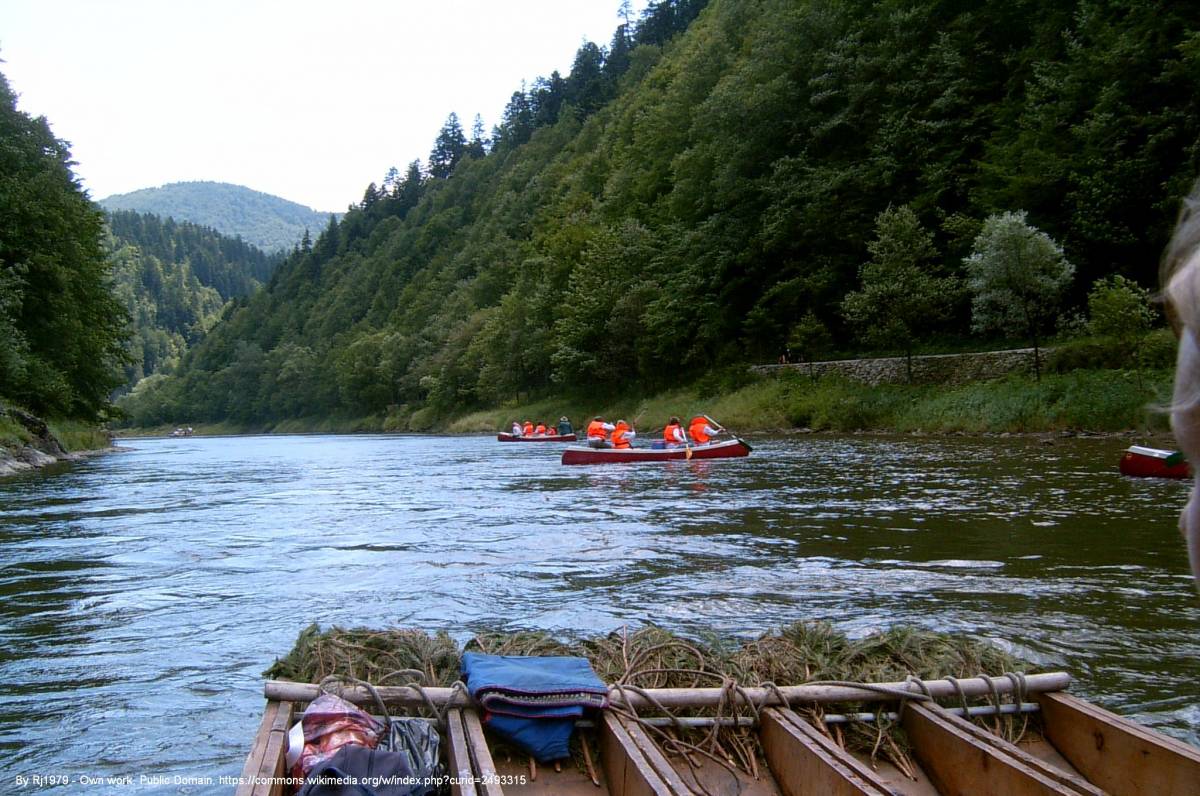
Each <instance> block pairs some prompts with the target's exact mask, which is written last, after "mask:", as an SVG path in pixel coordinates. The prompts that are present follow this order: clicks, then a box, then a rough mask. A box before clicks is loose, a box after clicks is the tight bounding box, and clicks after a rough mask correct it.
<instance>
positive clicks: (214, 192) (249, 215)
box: [98, 182, 330, 252]
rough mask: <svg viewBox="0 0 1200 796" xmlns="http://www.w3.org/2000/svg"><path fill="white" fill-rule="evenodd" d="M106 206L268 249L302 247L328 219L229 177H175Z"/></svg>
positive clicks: (112, 198) (108, 199) (105, 202)
mask: <svg viewBox="0 0 1200 796" xmlns="http://www.w3.org/2000/svg"><path fill="white" fill-rule="evenodd" d="M98 203H99V204H100V206H101V207H103V208H105V209H106V210H110V211H111V210H135V211H137V212H139V213H152V214H154V215H157V216H161V217H162V218H173V219H175V220H176V221H190V222H191V223H193V224H198V225H200V226H204V227H212V228H213V229H215V230H217V231H218V232H220V233H222V234H223V235H229V236H231V237H233V236H241V238H242V239H243V240H244V241H246V242H247V243H250V244H252V245H254V246H256V247H258V248H259V249H262V250H263V251H264V252H276V251H286V250H290V249H292V248H293V247H295V246H297V245H298V244H299V243H300V241H301V239H302V238H303V237H304V231H305V230H306V229H307V230H308V231H309V234H310V236H312V237H314V238H315V237H316V236H317V234H318V233H319V232H320V231H321V230H323V229H324V228H325V227H326V226H328V224H329V216H330V214H329V213H321V212H318V211H316V210H313V209H311V208H308V207H305V206H304V205H301V204H297V203H295V202H289V201H288V200H286V199H281V198H279V197H278V196H272V195H271V194H266V193H261V192H259V191H253V190H251V189H249V188H244V187H242V186H240V185H231V184H229V183H224V182H176V183H171V184H169V185H163V186H161V187H158V188H143V189H142V190H140V191H133V192H131V193H124V194H114V195H113V196H108V197H105V198H104V199H100V200H99V202H98Z"/></svg>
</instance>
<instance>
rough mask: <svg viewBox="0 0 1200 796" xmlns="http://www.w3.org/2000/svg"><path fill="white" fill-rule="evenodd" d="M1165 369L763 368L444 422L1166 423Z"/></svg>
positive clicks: (925, 427) (878, 427) (929, 427)
mask: <svg viewBox="0 0 1200 796" xmlns="http://www.w3.org/2000/svg"><path fill="white" fill-rule="evenodd" d="M1170 387H1171V373H1170V371H1167V370H1161V371H1149V372H1143V373H1142V374H1141V378H1140V379H1139V378H1138V376H1137V375H1136V374H1134V373H1132V372H1126V371H1114V370H1079V371H1073V372H1070V373H1065V374H1049V375H1046V376H1043V377H1042V379H1041V381H1040V382H1038V381H1035V380H1034V379H1033V378H1032V377H1026V376H1012V377H1009V378H1005V379H1000V380H996V381H987V382H977V383H974V384H969V385H964V386H961V387H945V386H938V385H933V386H929V385H926V386H908V385H881V386H878V387H871V386H868V385H864V384H858V383H855V382H851V381H847V380H845V379H839V378H822V379H818V380H815V381H814V380H812V379H810V378H808V377H807V376H805V375H803V374H802V373H799V372H790V373H787V374H784V375H781V376H778V377H767V378H762V379H758V380H756V381H753V382H752V383H750V384H746V385H743V386H741V387H739V388H737V389H734V390H732V391H729V392H726V393H723V394H717V395H706V394H704V393H703V391H701V390H678V391H674V392H670V393H664V394H661V395H658V396H655V397H654V398H651V399H648V400H643V401H639V402H634V401H629V402H625V403H619V402H618V403H614V404H612V405H609V406H595V405H590V406H583V405H578V404H576V405H571V404H568V403H565V402H561V401H560V402H555V401H540V402H537V403H533V404H526V405H520V406H509V407H504V408H500V409H490V410H486V411H481V412H475V413H472V414H469V415H466V416H464V417H460V418H458V419H456V420H453V421H452V422H450V423H448V424H447V426H446V430H448V431H452V432H482V431H495V430H498V429H505V428H508V426H509V425H510V424H511V423H512V421H513V420H514V419H521V420H524V419H525V418H529V419H534V420H536V419H545V420H547V421H552V420H556V419H557V418H558V417H559V416H560V415H562V414H567V415H568V416H569V417H570V418H571V419H572V420H574V421H575V422H576V424H577V425H578V424H579V423H580V422H582V420H583V418H590V417H591V416H592V415H595V414H601V415H603V416H604V417H606V418H610V419H616V418H618V417H624V418H625V419H627V420H630V421H636V422H635V426H636V427H638V428H641V429H655V428H661V427H662V426H663V425H664V424H665V423H666V421H667V419H668V418H669V417H670V416H671V415H678V416H680V417H682V418H685V419H686V417H688V416H690V415H693V414H699V413H703V414H708V415H711V416H712V417H714V418H716V419H717V420H718V421H720V422H721V423H723V424H724V425H725V426H726V427H728V428H729V429H731V430H734V431H736V432H751V431H778V430H786V429H799V428H807V429H812V430H814V431H880V432H889V431H890V432H914V431H923V432H928V433H952V432H966V433H1003V432H1011V433H1027V432H1046V431H1066V430H1073V431H1092V432H1116V431H1131V430H1133V431H1147V432H1160V431H1166V430H1168V422H1167V416H1166V414H1165V413H1164V412H1163V411H1162V410H1161V407H1162V406H1163V405H1164V404H1165V403H1166V402H1167V400H1168V398H1169V396H1170Z"/></svg>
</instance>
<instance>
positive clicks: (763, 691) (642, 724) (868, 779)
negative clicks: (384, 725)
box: [236, 672, 1200, 796]
mask: <svg viewBox="0 0 1200 796" xmlns="http://www.w3.org/2000/svg"><path fill="white" fill-rule="evenodd" d="M1016 679H1017V678H1015V677H1014V678H1013V680H1016ZM1069 681H1070V677H1069V676H1068V675H1066V674H1065V673H1062V672H1053V673H1046V674H1034V675H1026V676H1025V681H1024V688H1023V691H1024V693H1023V694H1022V695H1020V696H1022V697H1023V699H1022V701H1021V702H1019V703H1015V702H1014V701H1013V696H1014V695H1013V686H1014V684H1015V683H1013V682H1011V681H1010V680H1009V679H1008V678H990V679H989V678H982V677H977V678H969V679H962V680H958V681H957V682H956V683H951V682H948V681H947V680H929V681H925V683H924V685H925V686H926V687H927V688H928V689H929V691H930V692H931V694H932V696H933V698H934V701H925V702H920V701H915V700H910V701H908V702H907V704H906V705H905V706H904V707H903V710H900V711H899V715H898V716H897V715H896V714H895V713H894V712H889V713H888V719H889V720H890V721H898V722H899V723H900V724H901V726H902V728H903V730H904V732H905V735H906V737H907V739H908V741H909V744H910V746H911V750H912V758H913V760H912V763H913V765H912V770H910V771H909V772H908V773H907V774H904V773H901V771H900V770H899V769H897V768H896V767H894V766H892V765H891V764H890V763H887V762H884V761H882V760H876V761H874V762H872V761H870V760H868V759H867V758H866V757H865V756H864V755H861V754H857V753H851V752H848V751H847V750H846V749H845V748H844V747H843V746H842V745H840V744H839V743H838V740H837V739H839V738H841V737H842V731H841V729H840V727H839V726H838V725H841V726H844V725H845V722H847V721H862V720H869V721H874V720H875V718H876V715H877V712H878V711H884V712H887V711H896V709H897V708H898V707H899V706H898V705H897V704H896V700H897V696H896V692H898V691H901V690H906V688H907V686H909V685H910V684H906V683H883V684H874V685H872V686H870V689H871V690H867V689H866V688H864V687H853V686H848V685H843V684H812V685H802V686H788V687H782V688H777V689H774V688H773V689H767V688H748V689H745V690H744V691H741V692H737V693H738V696H736V697H735V698H736V699H737V701H738V702H739V703H741V704H742V705H743V707H744V706H745V705H746V700H747V699H749V700H752V701H753V702H754V703H755V704H757V705H760V706H761V710H759V711H758V713H757V715H756V716H754V715H748V713H752V711H747V710H745V709H744V710H743V713H742V719H740V720H736V719H732V718H730V719H728V720H729V721H740V724H742V725H744V726H748V727H750V728H751V729H750V731H751V732H753V733H755V734H756V735H757V740H758V743H759V744H760V745H761V749H762V759H764V760H765V765H757V764H755V767H756V768H757V777H756V776H754V775H753V774H751V773H747V772H746V771H744V770H742V769H741V768H737V769H726V768H725V767H723V766H720V765H718V764H716V763H714V762H712V761H709V760H706V759H705V758H702V757H699V756H695V755H693V756H692V757H693V759H692V761H691V763H689V761H688V759H687V758H686V757H683V756H681V755H678V754H669V753H667V752H664V750H663V748H661V747H660V746H659V744H658V743H657V742H656V741H655V737H662V736H663V733H662V732H659V731H658V729H657V728H659V727H662V726H664V723H665V721H666V720H665V719H661V718H655V717H654V715H653V714H654V713H655V712H656V710H657V707H656V706H655V705H654V704H652V700H653V702H654V703H657V705H658V706H661V708H665V709H668V710H676V709H681V708H687V707H706V706H707V707H712V706H715V705H717V704H720V703H721V700H723V699H728V698H729V697H730V692H728V691H725V690H723V689H721V688H661V689H644V690H641V691H639V692H636V693H635V692H629V691H625V692H621V691H618V690H617V689H615V688H614V689H610V692H609V697H610V700H611V701H612V702H613V703H614V705H615V706H616V707H615V708H610V709H606V710H603V711H600V712H598V713H596V714H594V718H592V719H589V720H588V721H581V722H579V723H578V724H577V725H576V727H577V728H576V732H575V739H574V741H573V744H574V745H575V748H576V749H578V752H576V753H574V754H575V759H574V760H570V759H568V760H564V761H562V765H561V770H557V769H558V767H557V766H554V767H551V766H546V765H542V766H537V765H535V764H533V763H532V761H530V760H529V759H528V758H526V757H524V755H521V754H520V753H513V752H512V751H511V748H510V749H509V751H508V752H506V753H503V754H502V753H499V752H498V753H497V754H495V755H493V745H494V743H495V742H494V740H493V739H492V738H491V737H490V736H489V734H488V733H487V731H486V730H485V729H484V726H485V725H484V723H483V722H482V720H481V714H480V713H479V711H478V709H477V708H476V707H475V706H474V705H473V704H471V703H470V701H469V697H466V696H465V695H464V694H463V693H462V692H461V691H454V690H452V689H449V688H425V689H423V691H424V695H422V694H420V693H418V692H417V691H416V690H415V689H412V688H407V687H391V688H386V687H381V688H379V689H377V690H378V692H379V694H380V696H381V697H382V699H383V701H384V702H385V703H386V704H387V705H389V712H394V709H395V708H397V707H398V708H400V709H401V710H402V711H404V710H407V711H410V712H411V711H413V710H416V709H417V708H418V707H419V706H420V705H422V704H424V699H425V697H428V698H429V699H430V700H432V702H433V704H434V705H435V706H436V707H438V709H439V710H442V711H443V712H444V713H445V718H446V722H445V726H444V727H443V728H442V730H441V744H440V747H441V749H442V750H443V753H444V763H445V764H446V770H447V771H448V772H449V775H450V777H452V778H454V780H455V782H452V783H451V784H452V790H451V792H452V793H455V794H466V795H470V796H500V794H505V793H513V794H518V793H519V794H547V795H549V794H556V795H557V796H574V795H576V794H578V795H579V796H596V794H611V796H642V795H643V794H661V795H662V796H684V795H685V794H692V793H709V794H740V796H776V795H777V794H778V795H780V796H801V794H872V795H873V796H882V795H883V794H905V795H907V794H914V795H915V794H923V795H924V796H929V794H975V793H981V794H983V793H987V794H1063V795H1064V796H1065V794H1074V795H1075V796H1078V795H1079V794H1092V795H1093V796H1099V794H1102V793H1112V794H1153V796H1182V794H1192V795H1193V796H1194V794H1196V793H1198V792H1200V749H1197V748H1196V747H1193V746H1190V745H1188V744H1186V743H1183V742H1182V741H1179V740H1176V739H1174V738H1170V737H1167V736H1165V735H1162V734H1160V733H1157V732H1155V731H1153V730H1150V729H1148V728H1146V727H1142V726H1140V725H1138V724H1136V723H1135V722H1133V721H1131V720H1129V719H1126V718H1123V717H1121V716H1118V715H1116V714H1114V713H1110V712H1109V711H1107V710H1104V709H1102V708H1100V707H1097V706H1095V705H1092V704H1090V703H1088V702H1085V701H1084V700H1082V699H1079V698H1077V697H1074V696H1072V695H1070V694H1068V693H1067V692H1066V691H1065V690H1064V689H1065V688H1066V686H1067V685H1068V684H1069ZM959 688H961V692H959V691H958V689H959ZM907 690H908V692H909V693H915V689H907ZM888 691H890V692H891V693H887V692H888ZM264 693H265V695H266V697H267V707H266V711H265V713H264V715H263V718H262V722H261V724H260V726H259V730H258V733H257V735H256V737H255V740H254V744H253V746H252V748H251V751H250V754H249V755H248V756H247V759H246V763H245V766H244V768H243V770H242V775H241V777H240V780H239V783H240V784H239V785H238V788H237V791H236V793H237V796H283V794H284V793H286V792H288V791H287V790H286V786H285V784H284V780H285V779H286V777H287V773H286V772H285V756H286V752H287V749H286V747H287V735H288V729H289V727H290V726H291V725H292V724H293V723H294V722H295V721H296V720H297V717H298V716H299V715H300V713H301V711H302V709H303V706H304V705H305V704H306V703H307V702H308V701H310V700H312V699H314V698H315V697H316V696H317V694H318V693H319V691H318V687H317V686H316V685H312V684H308V683H290V682H281V681H268V682H267V683H266V685H265V687H264ZM959 693H962V694H963V695H964V696H963V697H962V698H961V699H962V700H965V699H966V698H967V697H972V698H974V699H976V700H977V701H978V700H979V699H984V700H985V701H991V700H988V699H987V698H988V696H989V695H994V696H993V697H992V698H993V699H994V700H996V702H998V703H999V705H1000V709H1001V712H1004V713H1022V714H1028V718H1029V723H1030V725H1031V726H1038V729H1039V732H1037V733H1030V734H1028V735H1032V736H1035V739H1034V740H1030V741H1022V742H1021V743H1020V744H1019V745H1014V744H1012V743H1009V742H1008V741H1005V740H1004V739H1002V738H1000V737H999V736H997V735H993V734H992V733H991V732H989V731H988V730H987V729H985V727H990V726H992V724H993V721H994V719H984V720H982V721H984V722H985V723H983V724H982V725H981V723H980V722H981V719H980V718H979V714H980V713H981V712H984V711H986V710H988V708H987V707H983V706H980V707H971V708H970V711H971V715H970V717H968V718H964V717H963V716H962V715H961V713H962V711H961V709H959V708H956V707H942V706H940V705H939V704H938V702H937V700H942V701H944V702H947V703H949V704H951V705H958V704H961V701H960V697H959V696H958V694H959ZM342 695H343V696H344V697H345V698H347V699H349V700H350V701H352V702H355V703H357V704H360V705H364V706H366V705H369V704H371V696H370V695H369V694H368V693H367V692H366V691H365V690H363V689H361V688H350V689H347V690H346V691H345V692H343V694H342ZM1005 695H1007V700H1005ZM781 700H786V701H781ZM819 703H838V705H839V706H840V707H839V709H842V710H844V709H845V707H844V706H845V705H847V704H850V705H852V704H853V703H864V704H863V705H862V707H864V708H865V709H867V710H869V711H871V712H869V713H863V714H856V713H841V714H836V715H831V714H825V715H824V716H823V717H822V718H821V719H812V720H810V719H809V718H806V717H805V716H802V715H801V714H800V713H799V712H798V710H800V709H803V708H804V707H811V706H812V705H814V704H819ZM888 703H891V704H888ZM629 707H633V708H635V709H636V712H637V715H638V717H639V718H638V719H637V720H634V719H633V718H631V711H630V710H629V709H628V708H629ZM726 715H727V716H728V713H727V714H726ZM808 715H810V716H811V715H812V714H808ZM681 721H684V722H689V721H690V722H693V723H697V722H703V721H710V722H711V721H712V720H711V719H682V720H681ZM580 753H582V754H580ZM577 761H578V762H577ZM735 778H736V780H737V781H736V782H734V779H735Z"/></svg>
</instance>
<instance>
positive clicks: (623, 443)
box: [612, 421, 631, 448]
mask: <svg viewBox="0 0 1200 796" xmlns="http://www.w3.org/2000/svg"><path fill="white" fill-rule="evenodd" d="M629 430H630V429H629V424H628V423H625V422H624V421H622V422H620V423H617V427H616V428H615V429H613V433H612V444H613V447H614V448H628V447H631V445H630V443H629V440H627V439H625V432H627V431H629Z"/></svg>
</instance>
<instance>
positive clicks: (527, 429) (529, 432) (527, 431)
mask: <svg viewBox="0 0 1200 796" xmlns="http://www.w3.org/2000/svg"><path fill="white" fill-rule="evenodd" d="M521 432H522V433H523V434H524V435H525V436H527V437H532V436H533V423H530V422H529V421H528V420H526V421H525V425H524V426H522V427H521Z"/></svg>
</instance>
